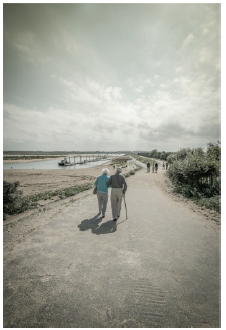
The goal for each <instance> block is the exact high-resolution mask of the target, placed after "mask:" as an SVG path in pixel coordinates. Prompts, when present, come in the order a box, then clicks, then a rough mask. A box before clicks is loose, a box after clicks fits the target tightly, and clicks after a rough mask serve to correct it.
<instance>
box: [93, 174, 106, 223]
mask: <svg viewBox="0 0 226 330" xmlns="http://www.w3.org/2000/svg"><path fill="white" fill-rule="evenodd" d="M108 174H109V170H108V169H107V168H104V169H103V170H102V175H99V176H98V177H97V179H96V181H95V183H94V184H95V186H96V187H97V200H98V207H99V213H98V214H101V212H102V218H104V217H105V212H106V209H107V203H108V186H107V182H108V180H109V176H108Z"/></svg>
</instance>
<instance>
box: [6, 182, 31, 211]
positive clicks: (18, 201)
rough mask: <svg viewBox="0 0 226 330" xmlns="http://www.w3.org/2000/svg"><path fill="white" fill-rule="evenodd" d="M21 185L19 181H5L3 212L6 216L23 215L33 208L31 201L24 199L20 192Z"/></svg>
mask: <svg viewBox="0 0 226 330" xmlns="http://www.w3.org/2000/svg"><path fill="white" fill-rule="evenodd" d="M19 184H20V183H19V181H16V182H14V183H10V182H7V181H3V212H4V213H6V214H17V213H21V212H24V211H26V210H28V209H29V208H30V207H31V203H30V201H29V199H28V198H24V197H23V196H22V195H23V192H22V191H20V190H18V187H19Z"/></svg>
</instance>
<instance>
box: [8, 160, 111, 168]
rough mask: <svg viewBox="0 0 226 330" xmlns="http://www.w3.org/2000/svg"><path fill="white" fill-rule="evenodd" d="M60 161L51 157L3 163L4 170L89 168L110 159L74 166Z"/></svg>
mask: <svg viewBox="0 0 226 330" xmlns="http://www.w3.org/2000/svg"><path fill="white" fill-rule="evenodd" d="M59 161H60V159H51V160H42V161H38V162H33V161H30V162H27V163H13V162H12V163H3V170H6V169H11V167H12V168H13V169H14V170H30V169H31V170H32V169H35V170H62V171H65V170H76V169H80V168H89V167H94V166H98V165H102V164H105V163H107V162H108V161H109V160H106V159H102V160H98V161H95V162H94V161H93V162H92V161H91V162H89V163H86V164H76V165H72V166H59V165H58V162H59ZM73 161H74V157H73V158H71V162H73ZM77 161H80V159H75V162H77Z"/></svg>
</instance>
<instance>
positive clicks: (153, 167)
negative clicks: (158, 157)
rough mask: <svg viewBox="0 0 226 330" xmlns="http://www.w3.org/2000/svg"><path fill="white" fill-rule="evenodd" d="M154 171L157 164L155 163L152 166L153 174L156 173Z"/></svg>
mask: <svg viewBox="0 0 226 330" xmlns="http://www.w3.org/2000/svg"><path fill="white" fill-rule="evenodd" d="M154 171H155V164H154V163H153V164H152V173H154Z"/></svg>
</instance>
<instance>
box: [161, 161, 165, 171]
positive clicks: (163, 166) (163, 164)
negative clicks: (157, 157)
mask: <svg viewBox="0 0 226 330" xmlns="http://www.w3.org/2000/svg"><path fill="white" fill-rule="evenodd" d="M162 169H163V170H164V169H165V163H164V162H163V163H162Z"/></svg>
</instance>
